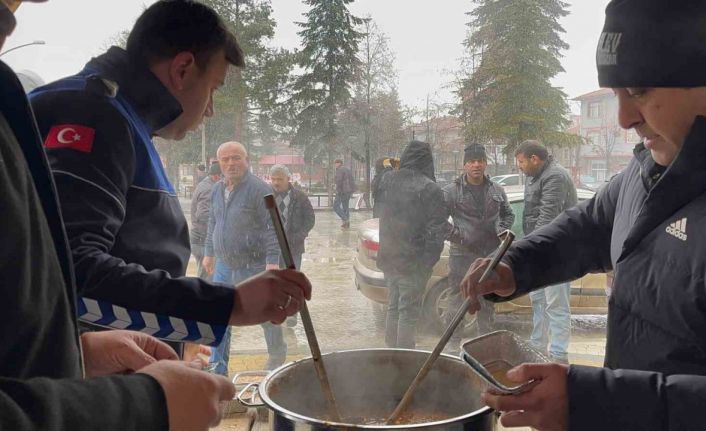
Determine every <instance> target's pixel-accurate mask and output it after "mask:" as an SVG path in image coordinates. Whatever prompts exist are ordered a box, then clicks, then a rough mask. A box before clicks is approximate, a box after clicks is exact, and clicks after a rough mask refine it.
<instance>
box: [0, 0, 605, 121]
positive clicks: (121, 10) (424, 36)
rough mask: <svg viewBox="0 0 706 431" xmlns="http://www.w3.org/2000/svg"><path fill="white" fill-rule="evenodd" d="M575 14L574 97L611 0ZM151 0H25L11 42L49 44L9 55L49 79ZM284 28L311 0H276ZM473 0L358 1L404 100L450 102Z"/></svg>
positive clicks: (584, 2)
mask: <svg viewBox="0 0 706 431" xmlns="http://www.w3.org/2000/svg"><path fill="white" fill-rule="evenodd" d="M565 1H567V3H569V5H570V9H569V10H570V15H569V16H567V17H566V18H565V19H563V21H562V25H563V26H564V29H565V30H566V34H565V35H564V40H565V41H566V42H567V43H568V44H569V45H570V48H569V49H568V50H567V51H566V52H565V53H564V58H563V59H562V64H563V66H564V69H565V70H566V72H565V73H562V74H560V75H558V76H557V77H556V79H555V80H554V82H553V83H554V85H556V86H559V87H562V88H563V89H564V91H565V92H566V93H567V94H568V95H569V96H570V97H572V98H573V97H576V96H578V95H580V94H583V93H587V92H589V91H593V90H595V89H597V85H598V83H597V78H596V68H595V60H594V51H595V46H596V43H597V41H598V35H599V34H600V30H601V26H602V23H603V16H604V15H603V11H604V9H605V5H606V4H607V3H608V0H565ZM151 3H152V1H149V0H147V1H146V0H119V1H117V0H51V1H49V2H48V3H45V4H31V3H26V4H24V5H23V6H22V7H20V9H19V10H18V12H17V20H18V28H17V30H16V31H15V33H14V34H13V35H12V36H11V37H10V38H9V39H8V41H7V42H6V43H5V48H6V49H8V48H12V47H13V46H16V45H20V44H23V43H27V42H31V41H34V40H44V41H46V45H43V46H42V45H40V46H28V47H24V48H21V49H18V50H17V51H13V52H10V53H8V54H7V55H5V56H3V57H2V60H3V61H5V62H7V63H9V64H10V65H11V66H12V67H13V68H15V70H22V69H29V70H32V71H34V72H36V73H38V74H39V75H40V76H41V77H42V78H43V79H44V80H47V81H49V80H54V79H57V78H60V77H62V76H66V75H69V74H72V73H75V72H76V71H78V70H79V69H80V68H81V67H82V66H83V64H84V63H85V62H86V61H87V60H88V59H89V58H90V57H92V56H94V55H97V54H99V53H100V52H101V51H102V50H103V49H104V48H105V46H106V44H107V41H108V40H109V39H110V38H111V37H112V36H114V35H116V34H117V33H119V32H120V31H121V30H124V29H129V28H130V27H131V26H132V24H133V22H134V21H135V19H136V18H137V16H138V15H139V14H140V12H141V11H142V6H143V5H149V4H151ZM272 4H273V8H274V14H275V19H276V21H277V32H276V36H275V40H274V41H273V45H275V46H284V47H288V48H293V47H297V46H298V45H299V37H298V36H297V34H296V32H297V30H298V28H297V26H296V25H295V24H294V22H295V21H302V20H303V17H302V15H301V14H302V12H304V11H305V10H306V9H307V8H306V5H304V4H303V3H301V2H300V1H298V0H273V1H272ZM472 6H473V2H472V1H470V0H357V1H356V2H354V3H353V4H352V5H351V10H352V12H353V13H354V14H356V15H358V16H365V15H368V14H369V15H371V16H372V18H373V19H374V20H375V21H376V22H377V23H378V26H379V27H380V29H381V30H382V31H383V32H385V33H386V34H387V35H388V37H389V38H390V45H391V48H392V50H393V51H394V52H395V55H396V65H397V69H398V72H399V91H400V97H401V98H402V102H403V103H404V104H405V105H411V106H419V107H421V106H423V105H424V101H425V99H426V96H427V94H429V95H430V98H431V99H432V100H435V101H437V102H451V101H453V96H452V94H451V92H450V89H448V88H444V87H448V86H447V84H448V82H449V81H450V79H451V76H450V71H452V70H453V69H454V68H456V67H457V64H458V59H459V58H460V57H461V55H462V52H463V48H462V46H461V42H462V40H463V38H464V35H465V29H466V27H465V25H464V24H465V23H466V22H467V20H468V17H467V15H465V13H466V12H468V11H470V9H471V8H472Z"/></svg>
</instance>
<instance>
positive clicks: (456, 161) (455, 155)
mask: <svg viewBox="0 0 706 431" xmlns="http://www.w3.org/2000/svg"><path fill="white" fill-rule="evenodd" d="M452 152H453V153H454V175H458V153H459V151H458V150H453V151H452Z"/></svg>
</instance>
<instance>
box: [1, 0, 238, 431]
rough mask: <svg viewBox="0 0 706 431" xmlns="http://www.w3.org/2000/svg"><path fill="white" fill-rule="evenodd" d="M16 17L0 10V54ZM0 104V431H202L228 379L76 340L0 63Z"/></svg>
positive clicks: (22, 122) (133, 346)
mask: <svg viewBox="0 0 706 431" xmlns="http://www.w3.org/2000/svg"><path fill="white" fill-rule="evenodd" d="M18 6H19V2H12V3H8V4H5V2H4V1H0V47H2V45H3V43H4V41H5V38H6V36H7V35H8V34H9V33H10V32H11V31H12V29H13V28H14V26H15V19H14V16H13V14H12V12H14V9H15V8H17V7H18ZM0 94H2V95H3V97H2V98H0V214H2V220H1V221H0V237H1V238H2V239H3V241H2V243H1V244H0V295H1V296H2V298H3V300H2V302H1V303H0V314H2V316H3V317H2V323H1V324H0V334H1V335H0V339H2V343H0V429H3V430H13V431H23V430H27V431H29V430H36V429H42V430H54V431H72V430H88V429H100V430H105V431H109V430H116V431H117V430H130V431H138V430H147V429H149V430H164V429H171V430H187V429H205V428H206V427H208V426H209V425H213V424H214V423H215V422H216V421H217V420H218V405H219V402H220V401H223V400H228V399H230V398H232V396H233V386H232V384H231V383H230V382H228V380H226V379H223V378H220V377H217V376H213V375H210V374H207V373H204V372H202V371H200V370H196V369H192V368H190V367H189V366H188V364H186V363H179V362H176V361H159V362H156V361H157V360H159V359H175V358H176V354H175V353H174V351H172V350H171V349H170V348H169V347H168V346H166V345H165V344H163V343H160V342H159V341H157V340H156V339H154V338H152V337H150V336H148V335H146V334H141V333H136V332H129V331H110V332H104V333H86V334H84V335H83V336H81V337H80V339H81V341H79V336H78V325H77V321H76V291H75V285H74V276H73V266H72V261H71V254H70V250H69V247H68V244H67V242H66V235H65V232H64V228H63V224H62V217H61V213H60V211H59V205H58V201H57V198H56V193H55V186H54V182H53V180H52V177H51V173H50V172H49V170H48V169H47V160H46V156H45V155H44V152H43V149H42V145H41V140H40V138H39V134H38V132H37V128H36V125H35V122H34V117H33V115H32V111H31V109H30V107H29V103H28V102H27V99H26V97H25V95H24V90H23V88H22V86H21V85H20V82H19V80H18V79H17V77H16V75H15V74H14V73H13V72H12V70H10V68H9V67H7V66H6V65H5V64H4V63H1V62H0ZM155 362H156V363H155ZM150 364H151V365H150ZM134 371H137V373H135V374H132V375H123V376H120V375H116V374H127V373H131V372H134ZM111 374H112V375H111ZM85 377H90V378H85Z"/></svg>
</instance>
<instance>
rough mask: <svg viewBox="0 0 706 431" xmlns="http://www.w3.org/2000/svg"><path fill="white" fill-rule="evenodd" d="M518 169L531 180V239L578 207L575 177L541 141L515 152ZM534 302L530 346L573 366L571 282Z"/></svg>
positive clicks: (525, 219) (535, 296) (527, 224)
mask: <svg viewBox="0 0 706 431" xmlns="http://www.w3.org/2000/svg"><path fill="white" fill-rule="evenodd" d="M515 159H516V160H517V166H518V167H519V168H520V170H521V171H522V173H524V174H525V175H526V176H527V181H526V182H525V208H524V211H523V212H522V230H523V231H524V234H525V235H529V234H530V233H532V232H534V231H535V230H536V229H538V228H540V227H542V226H544V225H547V224H549V223H551V222H552V220H554V219H555V218H557V216H559V214H561V213H562V212H564V210H566V209H567V208H571V207H572V206H574V205H576V202H577V198H576V187H575V186H574V183H573V182H572V181H571V175H569V172H568V171H567V170H566V169H564V167H563V166H561V165H560V164H559V163H557V162H556V161H555V160H554V158H553V157H552V156H550V155H549V151H547V148H546V147H545V146H544V145H542V144H541V143H540V142H539V141H532V140H529V141H524V142H522V143H521V144H520V145H519V146H518V147H517V149H516V150H515ZM529 297H530V301H531V302H532V335H531V336H530V340H529V341H530V344H531V345H532V346H533V347H534V348H536V349H538V350H540V351H541V352H545V353H547V352H548V353H549V358H550V359H551V360H553V361H555V362H562V363H565V364H568V363H569V340H570V338H571V305H570V298H571V286H570V285H569V283H568V282H565V283H559V284H555V285H552V286H547V287H545V288H544V289H538V290H535V291H533V292H531V293H530V294H529Z"/></svg>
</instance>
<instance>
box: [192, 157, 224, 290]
mask: <svg viewBox="0 0 706 431" xmlns="http://www.w3.org/2000/svg"><path fill="white" fill-rule="evenodd" d="M220 179H221V167H220V165H219V164H218V163H213V164H212V165H211V167H210V168H209V169H208V175H207V176H206V177H205V178H204V179H202V180H201V181H200V182H199V183H198V184H197V185H196V189H195V190H194V194H193V196H191V254H193V255H194V258H195V259H196V275H197V276H198V277H199V278H202V279H204V280H210V278H211V275H210V274H209V273H208V271H206V268H204V265H203V257H204V249H205V247H206V235H207V234H208V215H209V210H210V208H211V192H212V191H213V185H214V184H216V183H217V182H218V181H220Z"/></svg>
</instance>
